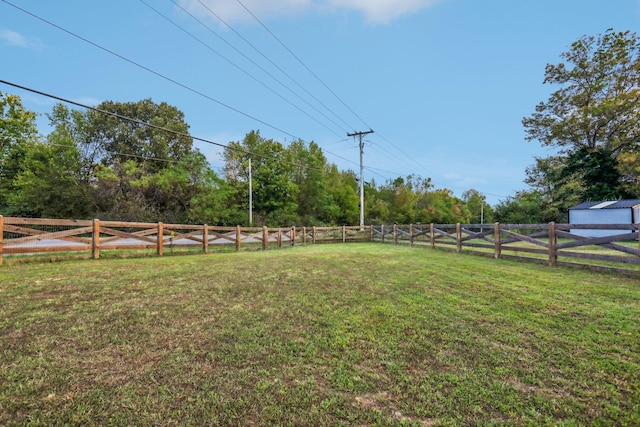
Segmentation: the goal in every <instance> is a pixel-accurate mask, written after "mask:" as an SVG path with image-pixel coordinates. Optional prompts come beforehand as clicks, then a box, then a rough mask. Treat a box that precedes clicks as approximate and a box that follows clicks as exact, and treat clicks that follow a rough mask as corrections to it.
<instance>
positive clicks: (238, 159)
mask: <svg viewBox="0 0 640 427" xmlns="http://www.w3.org/2000/svg"><path fill="white" fill-rule="evenodd" d="M224 159H225V166H224V171H225V177H226V180H227V182H228V183H229V185H230V186H231V187H233V188H234V191H233V194H234V195H235V200H232V203H234V204H235V205H236V206H240V207H243V208H244V209H245V212H247V215H245V217H244V219H243V221H242V222H241V223H242V224H247V223H248V208H249V203H248V202H249V159H251V172H252V193H253V213H254V223H257V224H260V225H282V226H284V225H292V224H293V223H294V222H295V220H296V208H297V205H296V200H297V197H298V186H297V185H296V183H295V182H294V181H293V176H294V169H295V168H294V161H293V158H292V156H291V152H290V151H288V150H287V149H285V148H284V147H283V146H282V144H280V143H279V142H277V141H274V140H272V139H264V138H263V137H262V136H260V133H259V132H256V131H252V132H250V133H248V134H247V135H246V136H245V138H244V140H243V141H242V142H241V143H240V142H231V143H229V144H228V145H227V148H226V149H225V151H224Z"/></svg>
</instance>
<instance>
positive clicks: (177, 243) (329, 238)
mask: <svg viewBox="0 0 640 427" xmlns="http://www.w3.org/2000/svg"><path fill="white" fill-rule="evenodd" d="M0 229H1V230H2V233H0V264H2V263H3V261H4V260H10V259H11V260H16V259H17V260H20V261H22V260H25V259H27V260H28V259H39V258H38V256H39V255H40V258H41V257H42V254H48V257H49V258H52V257H53V255H52V254H57V256H58V257H64V258H71V257H82V258H87V257H92V258H94V259H97V258H100V255H101V253H104V252H107V251H111V252H116V251H118V252H119V253H121V254H122V253H129V252H136V251H137V252H140V251H151V252H152V253H155V254H157V255H159V256H162V255H164V253H165V252H166V251H170V252H171V253H174V252H180V251H184V252H193V251H194V250H198V251H202V252H204V253H208V252H209V251H210V250H211V249H216V250H225V249H226V250H228V249H231V250H241V249H269V248H273V247H277V248H282V247H283V246H294V245H296V244H306V243H321V242H351V241H363V240H367V241H368V240H370V233H369V232H368V231H367V230H362V231H361V230H360V227H346V226H343V227H290V228H268V227H259V228H258V227H253V228H248V227H239V226H238V227H216V226H208V225H187V224H164V223H162V222H159V223H144V222H120V221H100V220H98V219H94V220H63V219H42V218H15V217H2V216H0ZM20 255H21V257H20Z"/></svg>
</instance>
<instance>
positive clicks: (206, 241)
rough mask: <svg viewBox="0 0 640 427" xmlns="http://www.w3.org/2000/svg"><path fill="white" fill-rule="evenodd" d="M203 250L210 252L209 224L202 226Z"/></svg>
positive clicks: (206, 252)
mask: <svg viewBox="0 0 640 427" xmlns="http://www.w3.org/2000/svg"><path fill="white" fill-rule="evenodd" d="M202 251H203V252H204V253H205V254H208V253H209V226H208V225H207V224H204V225H203V226H202Z"/></svg>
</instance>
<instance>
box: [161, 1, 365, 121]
mask: <svg viewBox="0 0 640 427" xmlns="http://www.w3.org/2000/svg"><path fill="white" fill-rule="evenodd" d="M171 1H173V2H174V3H175V0H171ZM197 1H198V3H200V5H201V6H202V7H204V8H205V9H207V11H209V13H211V14H212V15H213V16H215V17H216V19H218V20H219V21H220V22H221V23H222V24H223V25H224V26H226V27H227V28H228V29H229V30H231V31H232V32H233V33H234V34H235V35H237V36H238V37H239V38H240V39H241V40H242V41H244V42H245V43H246V44H247V45H249V46H250V47H251V48H252V49H253V50H254V51H256V52H257V53H258V54H259V55H260V56H262V57H263V58H264V59H265V60H267V61H268V62H269V63H270V64H271V65H273V66H274V67H275V68H276V69H277V70H278V71H280V72H281V73H282V74H283V75H285V76H286V77H287V78H288V79H289V80H291V81H292V82H293V83H295V84H296V86H298V87H299V88H300V89H302V90H303V91H304V92H305V93H306V94H307V95H309V96H310V97H311V98H313V99H314V100H315V101H316V102H317V103H318V104H320V105H321V106H322V107H324V108H325V109H326V110H327V111H328V112H329V113H331V114H333V116H334V117H336V118H337V119H338V120H340V121H341V122H342V123H343V124H344V125H345V126H346V128H349V129H350V128H353V126H350V125H349V124H348V123H347V122H346V121H344V119H343V118H342V117H340V116H339V115H338V114H336V113H335V112H334V111H333V110H332V109H330V108H329V107H327V106H326V105H325V104H324V103H323V102H322V101H321V100H320V99H318V98H317V97H316V96H314V95H313V94H312V93H311V92H309V91H308V90H307V89H306V88H305V87H304V86H302V85H301V84H300V83H298V81H297V80H296V79H294V78H293V77H292V76H291V75H290V74H289V73H287V72H286V71H285V70H284V69H283V68H282V67H280V66H279V65H278V64H277V63H275V62H274V61H272V60H271V59H270V58H269V57H268V56H267V55H265V54H264V53H263V52H262V51H261V50H260V49H258V48H257V47H256V46H255V45H254V44H253V43H251V42H250V41H249V40H247V39H246V38H245V37H244V36H243V35H242V34H240V33H239V32H238V31H236V30H235V29H234V28H233V27H232V26H231V25H229V24H228V23H227V22H226V21H225V20H224V19H222V17H220V15H218V14H217V13H215V12H214V11H213V10H211V8H209V6H207V5H206V4H204V3H203V2H202V0H197ZM176 5H177V4H176ZM178 7H180V6H178ZM343 130H344V129H343Z"/></svg>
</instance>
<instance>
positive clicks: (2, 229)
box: [0, 215, 4, 265]
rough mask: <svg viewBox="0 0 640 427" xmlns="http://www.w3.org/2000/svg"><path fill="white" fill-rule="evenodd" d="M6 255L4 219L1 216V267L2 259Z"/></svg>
mask: <svg viewBox="0 0 640 427" xmlns="http://www.w3.org/2000/svg"><path fill="white" fill-rule="evenodd" d="M3 255H4V217H3V216H2V215H0V265H2V262H3V260H2V258H3Z"/></svg>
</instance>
